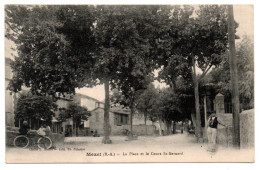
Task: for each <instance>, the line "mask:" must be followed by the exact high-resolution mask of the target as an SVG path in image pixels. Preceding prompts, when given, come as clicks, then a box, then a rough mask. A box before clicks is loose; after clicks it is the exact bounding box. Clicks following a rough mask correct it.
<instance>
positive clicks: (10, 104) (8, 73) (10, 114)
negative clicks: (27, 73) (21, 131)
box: [5, 58, 14, 126]
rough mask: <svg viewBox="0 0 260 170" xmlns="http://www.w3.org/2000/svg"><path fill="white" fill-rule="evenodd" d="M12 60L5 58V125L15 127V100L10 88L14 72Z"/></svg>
mask: <svg viewBox="0 0 260 170" xmlns="http://www.w3.org/2000/svg"><path fill="white" fill-rule="evenodd" d="M10 62H11V59H9V58H5V124H6V126H14V100H13V95H11V94H10V91H9V90H6V88H7V87H8V84H9V81H10V79H11V78H12V70H11V67H10Z"/></svg>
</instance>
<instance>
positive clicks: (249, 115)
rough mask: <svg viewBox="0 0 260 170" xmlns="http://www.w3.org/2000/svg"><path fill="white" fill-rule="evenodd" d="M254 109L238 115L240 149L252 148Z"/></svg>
mask: <svg viewBox="0 0 260 170" xmlns="http://www.w3.org/2000/svg"><path fill="white" fill-rule="evenodd" d="M254 122H255V120H254V109H251V110H246V111H243V112H242V113H241V114H240V148H241V149H246V148H253V147H254V145H255V135H254V133H255V132H254Z"/></svg>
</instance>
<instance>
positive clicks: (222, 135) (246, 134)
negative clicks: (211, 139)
mask: <svg viewBox="0 0 260 170" xmlns="http://www.w3.org/2000/svg"><path fill="white" fill-rule="evenodd" d="M217 115H218V117H219V118H220V119H221V120H222V121H223V122H224V123H225V125H227V126H228V127H223V126H221V125H219V126H218V136H217V143H218V144H219V145H222V146H225V147H232V146H233V133H232V131H233V128H232V120H233V117H232V114H224V113H223V114H217ZM254 141H255V138H254V109H251V110H246V111H243V112H241V113H240V148H241V149H246V148H253V147H254V144H255V142H254Z"/></svg>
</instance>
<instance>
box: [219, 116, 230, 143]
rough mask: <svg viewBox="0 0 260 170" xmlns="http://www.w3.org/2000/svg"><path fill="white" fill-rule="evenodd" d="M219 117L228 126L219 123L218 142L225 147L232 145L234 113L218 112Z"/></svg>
mask: <svg viewBox="0 0 260 170" xmlns="http://www.w3.org/2000/svg"><path fill="white" fill-rule="evenodd" d="M217 115H218V119H221V121H223V123H224V124H225V125H227V126H228V127H223V126H222V125H218V136H217V143H218V144H219V145H222V146H225V147H231V146H232V119H233V118H232V114H225V113H218V114H217Z"/></svg>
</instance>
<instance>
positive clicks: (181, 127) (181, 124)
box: [181, 120, 184, 133]
mask: <svg viewBox="0 0 260 170" xmlns="http://www.w3.org/2000/svg"><path fill="white" fill-rule="evenodd" d="M183 129H184V127H183V120H182V121H181V133H183Z"/></svg>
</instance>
